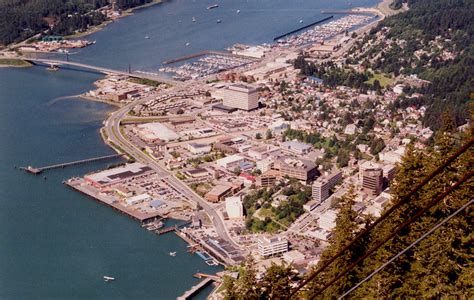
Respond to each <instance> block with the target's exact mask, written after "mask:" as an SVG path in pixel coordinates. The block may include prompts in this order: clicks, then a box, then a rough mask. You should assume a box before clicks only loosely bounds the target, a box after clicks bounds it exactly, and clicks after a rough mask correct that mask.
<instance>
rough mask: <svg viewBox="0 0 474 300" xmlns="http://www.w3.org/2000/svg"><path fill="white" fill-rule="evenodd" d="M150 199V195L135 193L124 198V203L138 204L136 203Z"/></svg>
mask: <svg viewBox="0 0 474 300" xmlns="http://www.w3.org/2000/svg"><path fill="white" fill-rule="evenodd" d="M150 199H151V197H150V195H148V194H146V193H145V194H141V195H136V196H133V197H130V198H127V199H125V203H127V205H135V204H138V203H142V202H145V201H148V200H150Z"/></svg>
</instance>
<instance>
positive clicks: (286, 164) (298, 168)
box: [273, 157, 318, 182]
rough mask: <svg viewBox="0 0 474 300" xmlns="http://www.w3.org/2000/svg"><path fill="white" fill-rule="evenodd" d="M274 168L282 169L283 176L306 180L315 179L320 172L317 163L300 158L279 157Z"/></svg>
mask: <svg viewBox="0 0 474 300" xmlns="http://www.w3.org/2000/svg"><path fill="white" fill-rule="evenodd" d="M273 169H274V170H278V171H280V175H281V176H288V177H292V178H296V179H298V180H302V181H305V182H307V181H311V180H313V179H314V177H315V176H316V175H317V174H318V168H317V166H316V164H315V163H313V162H312V161H310V160H306V159H299V158H298V159H297V158H290V157H288V158H280V159H277V160H276V161H275V164H274V166H273Z"/></svg>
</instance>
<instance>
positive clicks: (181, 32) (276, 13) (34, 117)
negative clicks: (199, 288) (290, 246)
mask: <svg viewBox="0 0 474 300" xmlns="http://www.w3.org/2000/svg"><path fill="white" fill-rule="evenodd" d="M351 2H352V4H353V6H370V5H374V4H375V3H376V2H377V1H376V0H352V1H351ZM210 3H211V4H212V3H214V2H210ZM295 3H297V4H295ZM348 3H349V2H348V1H347V0H331V1H326V0H324V1H313V0H298V1H297V2H295V0H272V1H248V2H246V1H230V0H220V1H219V8H218V9H213V10H207V9H206V7H207V6H208V5H209V4H207V3H203V2H202V1H195V2H193V1H167V2H164V3H163V4H160V5H157V6H153V7H150V8H147V9H143V10H139V11H137V12H136V14H135V15H134V16H130V17H126V18H123V19H120V20H118V21H116V22H114V23H112V24H111V25H109V26H107V27H106V28H105V29H104V30H102V31H100V32H98V33H96V34H94V35H93V36H90V37H88V38H89V39H91V40H96V41H97V43H96V44H95V45H92V46H90V47H87V48H84V49H81V50H79V51H78V53H77V54H74V55H70V59H71V60H73V61H77V62H82V63H85V64H89V65H94V66H102V67H107V68H110V69H115V70H127V69H128V64H131V65H132V68H133V69H134V70H150V71H154V70H156V69H158V68H159V66H161V63H162V61H164V60H167V59H172V58H175V57H179V56H183V55H188V54H191V53H196V52H200V51H204V50H209V49H210V48H213V50H223V49H225V48H226V47H229V46H232V45H233V44H235V43H243V44H260V43H270V42H272V40H273V37H274V36H277V35H279V34H280V33H282V32H286V31H288V30H289V29H291V28H294V27H297V26H299V23H298V22H299V20H300V19H304V20H309V19H312V18H315V17H316V18H322V17H323V15H321V16H318V15H317V14H318V12H320V11H321V10H323V9H327V10H329V9H331V10H344V9H350V8H351V7H350V6H349V5H348ZM237 9H240V11H241V12H240V14H236V13H235V11H236V10H237ZM193 16H195V17H196V22H195V23H193V22H192V17H193ZM217 18H219V19H221V20H222V23H220V24H216V19H217ZM193 24H194V25H193ZM146 35H148V36H149V37H150V38H149V39H145V38H144V37H145V36H146ZM187 42H189V44H190V45H189V46H185V44H186V43H187ZM100 78H102V75H99V74H93V73H88V72H76V71H72V70H66V69H64V70H61V71H59V72H48V71H46V70H45V68H38V67H33V68H27V69H6V68H0V123H1V125H2V126H0V136H1V137H2V140H1V145H0V240H1V245H2V255H0V298H1V299H38V298H40V299H51V298H57V299H71V298H89V299H121V298H131V299H155V298H159V299H165V300H167V299H176V297H178V296H180V295H182V294H183V293H184V292H185V291H186V290H188V289H189V288H191V287H192V286H194V285H196V284H198V283H199V282H200V281H199V280H198V279H196V278H193V276H192V275H193V274H195V273H197V272H204V273H210V274H212V273H215V271H216V270H220V268H216V267H210V266H208V265H207V264H206V263H205V262H204V261H203V260H202V259H201V258H200V257H198V256H197V255H193V254H189V253H187V251H186V243H185V242H184V241H182V240H181V239H180V238H178V237H177V236H175V234H173V233H170V234H165V235H162V236H159V237H157V235H156V234H153V233H151V232H149V231H147V230H144V229H143V228H141V227H140V226H137V223H136V222H135V221H133V220H132V219H130V218H127V217H125V216H123V215H121V214H117V213H116V212H114V211H112V210H111V209H110V208H109V207H106V206H103V205H101V204H99V203H97V202H95V201H90V200H89V199H87V198H86V197H85V196H83V195H82V194H80V193H77V192H75V191H73V190H71V189H69V188H68V187H67V186H65V185H63V184H62V183H61V182H62V181H63V180H65V179H68V178H71V177H74V176H83V175H84V174H86V173H89V172H92V171H95V170H99V169H104V168H106V167H107V165H108V164H109V163H120V162H122V160H121V159H120V158H117V159H116V160H112V161H107V162H96V163H94V164H85V165H78V166H75V167H73V168H64V169H57V170H56V171H54V172H50V173H48V180H46V181H45V180H42V179H41V178H39V177H37V176H27V175H25V174H23V173H22V172H19V171H18V170H14V166H15V165H16V166H27V165H33V166H42V165H49V164H54V163H55V162H58V161H59V162H68V161H75V160H81V159H83V158H86V157H97V156H104V155H110V154H113V153H114V152H113V151H112V149H110V148H109V147H107V146H106V145H104V144H103V142H102V139H101V137H100V133H99V129H100V127H101V126H102V121H103V120H104V119H105V118H106V116H107V114H108V113H110V112H111V110H112V109H114V108H113V107H111V106H108V105H106V104H103V103H98V102H92V101H59V102H55V103H54V105H48V103H50V101H51V100H52V99H55V98H58V97H63V96H65V95H78V94H82V93H84V92H87V91H89V90H91V89H93V88H94V86H93V84H92V83H93V82H94V81H96V80H98V79H100ZM174 224H176V223H173V221H170V223H167V224H166V226H167V227H169V226H173V225H174ZM174 251H176V252H177V254H176V257H170V255H169V252H174ZM104 275H109V276H113V277H115V278H116V281H114V282H113V283H111V284H105V283H104V281H103V276H104ZM212 288H213V287H212V285H209V286H208V288H207V289H205V291H207V292H209V289H212ZM205 296H206V295H203V296H201V299H202V298H205ZM198 298H199V296H198Z"/></svg>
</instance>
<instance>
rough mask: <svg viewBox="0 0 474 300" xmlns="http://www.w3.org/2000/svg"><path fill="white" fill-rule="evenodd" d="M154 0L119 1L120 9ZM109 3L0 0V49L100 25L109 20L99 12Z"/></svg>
mask: <svg viewBox="0 0 474 300" xmlns="http://www.w3.org/2000/svg"><path fill="white" fill-rule="evenodd" d="M151 1H152V0H118V1H117V5H118V7H119V8H120V9H127V8H131V7H135V6H138V5H142V4H145V3H148V2H151ZM108 3H109V1H108V0H0V45H2V44H3V45H8V44H10V43H13V42H18V41H21V40H24V39H26V38H29V37H31V36H33V35H35V34H37V33H39V32H42V31H44V30H46V29H48V28H50V27H49V26H48V25H51V26H52V28H51V30H50V31H49V32H48V33H49V34H53V35H69V34H72V33H74V32H75V31H85V30H87V28H88V27H89V26H94V25H98V24H100V23H102V22H104V21H105V20H106V16H105V15H104V14H102V13H101V12H98V11H96V10H97V9H98V8H100V7H103V6H105V5H107V4H108Z"/></svg>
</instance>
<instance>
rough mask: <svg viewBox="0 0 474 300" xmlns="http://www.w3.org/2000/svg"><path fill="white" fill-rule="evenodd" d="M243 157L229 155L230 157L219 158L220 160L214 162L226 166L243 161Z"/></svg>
mask: <svg viewBox="0 0 474 300" xmlns="http://www.w3.org/2000/svg"><path fill="white" fill-rule="evenodd" d="M243 159H244V157H242V156H240V155H238V154H234V155H230V156H226V157H224V158H221V159H218V160H217V161H216V163H217V164H218V165H226V164H229V163H233V162H237V161H241V160H243Z"/></svg>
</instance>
